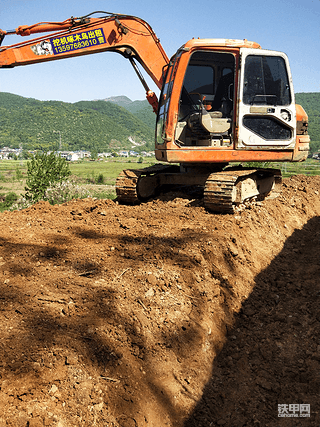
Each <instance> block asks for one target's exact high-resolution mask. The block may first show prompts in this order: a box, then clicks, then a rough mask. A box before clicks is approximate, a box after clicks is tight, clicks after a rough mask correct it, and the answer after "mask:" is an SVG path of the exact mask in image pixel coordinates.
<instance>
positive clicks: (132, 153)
mask: <svg viewBox="0 0 320 427" xmlns="http://www.w3.org/2000/svg"><path fill="white" fill-rule="evenodd" d="M129 156H132V157H137V156H139V153H137V152H136V151H129Z"/></svg>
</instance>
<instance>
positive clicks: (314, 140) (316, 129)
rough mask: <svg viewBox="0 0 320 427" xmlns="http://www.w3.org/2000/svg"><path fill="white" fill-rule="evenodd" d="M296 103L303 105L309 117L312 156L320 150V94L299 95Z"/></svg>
mask: <svg viewBox="0 0 320 427" xmlns="http://www.w3.org/2000/svg"><path fill="white" fill-rule="evenodd" d="M296 103H297V104H300V105H302V107H303V108H304V109H305V111H306V113H307V114H308V117H309V135H310V139H311V144H310V145H311V150H310V152H311V154H312V153H314V152H316V151H319V150H320V92H309V93H297V94H296Z"/></svg>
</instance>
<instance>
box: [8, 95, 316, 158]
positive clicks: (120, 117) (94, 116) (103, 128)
mask: <svg viewBox="0 0 320 427" xmlns="http://www.w3.org/2000/svg"><path fill="white" fill-rule="evenodd" d="M296 102H297V103H298V104H301V105H302V106H303V108H304V109H305V110H306V112H307V114H308V116H309V134H310V138H311V152H312V153H313V152H315V151H318V150H320V92H315V93H298V94H296ZM155 120H156V115H155V114H154V113H153V110H152V108H151V106H150V105H149V103H148V101H147V100H144V101H131V100H130V99H129V98H127V97H126V96H116V97H112V98H107V99H106V100H98V101H80V102H76V103H74V104H70V103H66V102H61V101H38V100H36V99H33V98H24V97H22V96H18V95H13V94H10V93H5V92H0V147H4V146H7V147H12V148H17V147H19V146H21V147H22V148H24V149H26V150H34V149H46V150H51V149H57V148H59V144H60V136H61V143H62V147H61V148H62V149H66V150H67V149H68V150H74V151H76V150H80V149H84V150H88V151H93V150H95V151H110V150H119V149H131V148H132V146H133V144H132V143H131V142H130V140H134V141H135V142H136V143H137V144H141V145H140V146H139V145H138V146H136V147H135V150H136V151H141V150H153V149H154V129H155ZM129 138H130V140H129Z"/></svg>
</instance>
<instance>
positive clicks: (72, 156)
mask: <svg viewBox="0 0 320 427" xmlns="http://www.w3.org/2000/svg"><path fill="white" fill-rule="evenodd" d="M66 159H67V160H68V162H76V161H77V160H79V159H80V155H79V153H73V152H69V153H68V155H67V157H66Z"/></svg>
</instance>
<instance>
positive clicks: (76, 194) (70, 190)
mask: <svg viewBox="0 0 320 427" xmlns="http://www.w3.org/2000/svg"><path fill="white" fill-rule="evenodd" d="M89 196H90V193H89V191H88V190H86V189H85V188H83V187H80V186H78V185H76V184H75V183H73V182H70V181H63V182H56V183H55V184H53V185H51V186H50V187H48V188H47V189H46V191H45V193H44V200H47V201H48V202H49V203H50V204H51V205H56V204H59V203H65V202H69V201H70V200H72V199H84V198H86V197H89Z"/></svg>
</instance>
